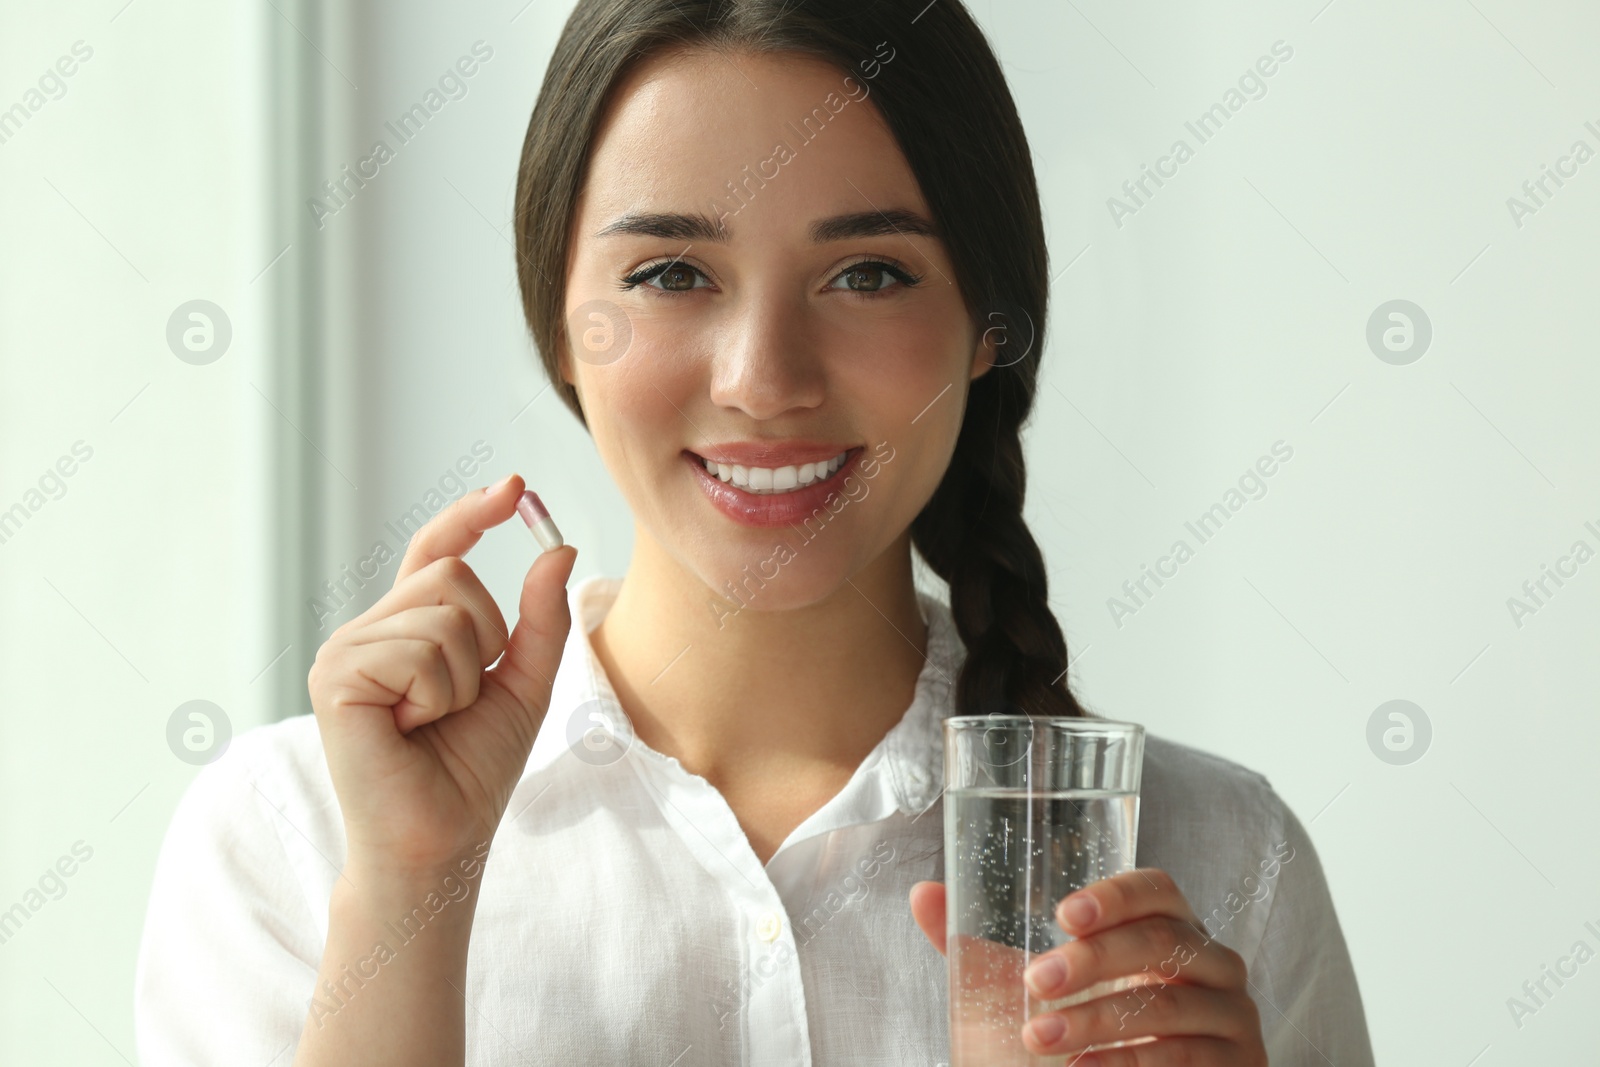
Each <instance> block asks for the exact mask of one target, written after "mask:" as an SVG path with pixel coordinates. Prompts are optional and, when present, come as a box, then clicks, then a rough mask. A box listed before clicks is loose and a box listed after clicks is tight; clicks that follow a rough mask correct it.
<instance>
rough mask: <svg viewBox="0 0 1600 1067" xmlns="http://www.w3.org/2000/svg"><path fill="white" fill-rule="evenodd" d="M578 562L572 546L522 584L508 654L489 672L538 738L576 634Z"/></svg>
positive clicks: (532, 570)
mask: <svg viewBox="0 0 1600 1067" xmlns="http://www.w3.org/2000/svg"><path fill="white" fill-rule="evenodd" d="M577 559H578V550H577V549H576V548H575V547H574V546H572V545H562V546H561V547H560V548H556V549H551V550H550V551H548V552H541V553H539V556H538V558H536V559H535V560H534V561H533V565H532V566H530V567H529V568H528V573H527V575H526V576H524V577H523V579H522V597H521V599H520V600H518V602H517V625H516V628H515V629H513V630H512V631H511V636H510V638H509V640H507V642H506V650H505V653H504V654H503V655H502V656H501V657H500V659H499V661H498V662H497V663H496V664H495V665H494V666H493V667H491V668H489V674H490V676H492V677H493V678H494V679H495V681H496V682H498V683H499V684H501V685H503V686H505V688H506V689H507V690H508V691H509V692H510V693H511V695H512V696H513V697H515V698H516V700H517V703H518V705H519V706H520V707H521V709H522V711H523V712H524V713H525V714H526V716H527V719H526V721H525V722H524V726H526V727H529V728H530V729H531V731H532V733H537V731H538V727H539V724H540V723H541V722H543V721H544V713H545V711H546V709H547V708H549V706H550V687H551V685H552V683H553V682H554V680H555V676H556V668H557V667H558V666H559V665H560V663H561V651H562V649H563V647H564V646H565V645H566V641H567V633H568V632H569V631H570V630H571V628H572V610H571V607H570V606H569V605H568V603H567V590H566V583H567V578H568V577H569V576H570V575H571V574H572V568H573V565H574V564H575V563H576V562H577ZM532 733H530V734H529V736H532Z"/></svg>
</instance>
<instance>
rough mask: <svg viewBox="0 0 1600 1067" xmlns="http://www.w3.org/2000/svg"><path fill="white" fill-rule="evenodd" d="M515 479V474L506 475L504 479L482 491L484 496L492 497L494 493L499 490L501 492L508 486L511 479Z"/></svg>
mask: <svg viewBox="0 0 1600 1067" xmlns="http://www.w3.org/2000/svg"><path fill="white" fill-rule="evenodd" d="M515 477H516V475H515V474H508V475H506V476H505V477H504V478H501V479H500V480H499V481H498V482H495V483H494V484H493V485H491V486H490V487H489V488H487V489H485V490H484V491H483V492H484V495H485V496H493V495H494V494H495V493H498V492H499V491H500V490H502V489H504V488H505V487H506V486H508V485H510V484H511V479H513V478H515Z"/></svg>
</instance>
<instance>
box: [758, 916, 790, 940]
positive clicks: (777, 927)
mask: <svg viewBox="0 0 1600 1067" xmlns="http://www.w3.org/2000/svg"><path fill="white" fill-rule="evenodd" d="M781 933H783V920H782V919H781V918H779V917H778V913H777V912H775V911H769V912H767V913H766V914H765V915H763V916H762V917H761V921H760V922H759V923H757V924H756V936H757V937H759V938H761V940H763V941H776V940H777V939H778V935H779V934H781Z"/></svg>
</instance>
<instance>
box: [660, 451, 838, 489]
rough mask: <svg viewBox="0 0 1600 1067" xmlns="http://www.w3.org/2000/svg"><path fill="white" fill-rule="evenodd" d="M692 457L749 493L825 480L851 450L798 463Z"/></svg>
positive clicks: (716, 474) (710, 471) (719, 476)
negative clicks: (751, 464) (749, 464)
mask: <svg viewBox="0 0 1600 1067" xmlns="http://www.w3.org/2000/svg"><path fill="white" fill-rule="evenodd" d="M691 454H692V453H691ZM695 458H696V459H698V460H700V462H702V463H704V464H705V468H706V471H707V472H709V473H710V474H712V475H714V476H716V477H717V478H718V479H720V480H721V481H723V482H725V483H729V484H732V485H736V486H738V487H739V488H740V489H743V490H746V491H747V492H750V493H757V494H760V493H773V494H777V493H792V492H794V491H795V490H797V489H804V488H806V487H807V486H811V485H815V484H816V483H817V482H825V481H827V480H828V478H829V477H830V476H831V475H832V474H833V473H834V472H835V471H837V470H838V469H839V468H840V467H842V466H844V464H845V460H847V459H849V458H850V450H849V449H845V450H844V451H843V452H840V453H839V454H838V455H837V456H834V457H833V458H832V459H829V460H824V461H822V462H821V463H806V464H802V465H801V466H798V467H794V466H789V467H745V466H741V465H740V464H737V463H731V464H730V463H717V462H716V461H714V460H709V459H705V458H704V457H701V456H696V457H695Z"/></svg>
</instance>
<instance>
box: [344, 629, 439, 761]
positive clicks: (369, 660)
mask: <svg viewBox="0 0 1600 1067" xmlns="http://www.w3.org/2000/svg"><path fill="white" fill-rule="evenodd" d="M340 656H341V662H340V670H341V678H342V680H341V682H340V688H339V691H338V692H335V693H334V694H332V696H333V699H332V700H331V701H330V702H329V704H330V706H332V707H336V708H338V709H339V714H337V715H335V716H334V719H335V720H336V721H334V722H332V723H330V724H329V725H331V726H332V727H334V728H335V729H337V730H339V731H340V732H341V733H342V734H345V735H349V734H352V733H356V734H364V735H368V736H370V735H371V734H373V733H374V732H377V733H386V734H390V735H392V734H393V732H394V731H393V730H392V729H391V730H383V729H381V727H380V725H379V724H380V723H381V722H382V720H383V719H388V720H389V722H392V723H393V724H394V725H395V726H396V727H399V728H400V732H402V733H404V732H406V731H407V730H410V729H414V728H415V727H416V726H419V725H421V724H422V723H424V722H431V721H432V720H434V719H437V718H439V717H440V716H442V715H445V714H446V713H447V712H448V711H449V708H450V704H451V701H452V699H453V697H452V693H451V684H450V668H449V666H448V664H446V663H445V659H444V653H443V652H442V651H441V650H440V649H439V646H438V645H436V644H434V643H433V642H432V641H423V640H419V639H416V638H395V639H391V640H388V641H378V642H374V643H373V644H370V645H351V646H348V647H346V648H344V649H343V650H341V652H340ZM357 743H360V742H357Z"/></svg>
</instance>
